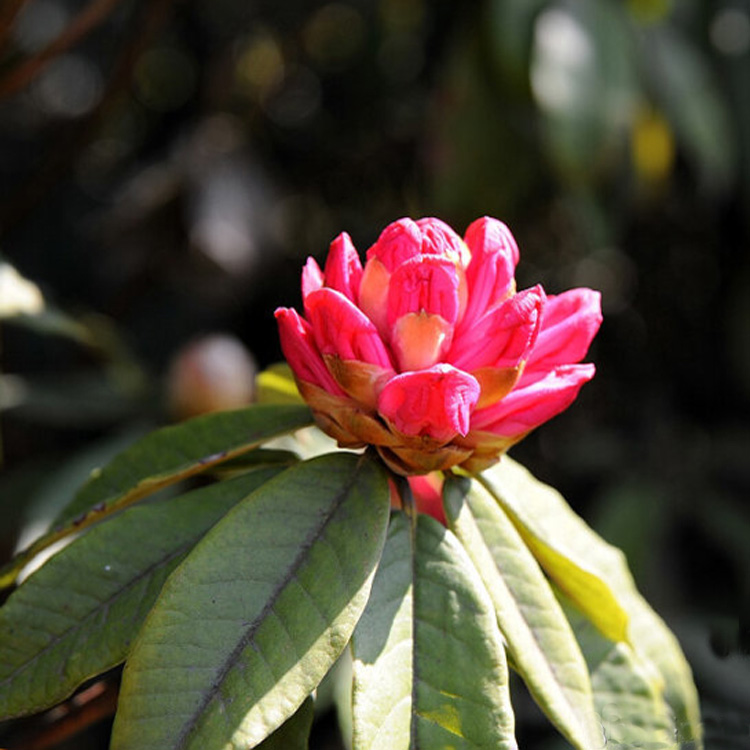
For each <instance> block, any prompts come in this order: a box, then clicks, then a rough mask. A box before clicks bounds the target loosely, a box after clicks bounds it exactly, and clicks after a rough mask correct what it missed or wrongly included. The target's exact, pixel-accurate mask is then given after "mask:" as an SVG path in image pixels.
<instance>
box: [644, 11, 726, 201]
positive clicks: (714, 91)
mask: <svg viewBox="0 0 750 750" xmlns="http://www.w3.org/2000/svg"><path fill="white" fill-rule="evenodd" d="M645 39H646V45H645V50H646V52H647V54H646V55H645V56H644V61H645V64H646V69H647V72H648V76H649V82H650V83H651V89H652V91H653V95H654V96H655V98H656V100H657V102H658V103H659V104H660V106H661V107H662V109H663V110H664V112H665V113H666V114H667V117H668V119H669V121H670V122H671V123H672V127H673V128H674V130H675V132H676V134H677V139H678V142H679V143H681V144H682V146H683V148H684V149H685V152H686V154H687V155H688V157H689V158H690V159H691V161H692V162H693V164H694V165H695V167H696V169H697V170H698V173H699V174H700V175H701V176H702V178H703V180H704V182H705V183H706V184H707V185H708V186H710V187H712V188H723V187H726V186H727V185H728V184H729V182H730V181H731V179H732V178H733V176H734V173H735V167H736V165H737V162H738V160H737V153H736V147H735V143H736V141H735V133H733V132H732V127H731V118H730V114H729V111H728V109H727V103H726V101H725V99H724V98H723V97H722V96H721V94H720V91H721V89H720V87H719V85H718V82H717V81H716V80H715V77H714V75H713V73H712V71H711V68H710V66H709V63H708V60H707V59H706V58H705V57H704V56H703V54H702V52H701V51H700V48H699V47H698V45H697V44H694V43H690V42H689V41H688V40H687V39H685V38H683V37H682V36H680V35H679V34H678V33H677V32H676V31H674V30H673V29H671V28H670V27H668V26H658V27H655V28H653V29H649V30H648V33H647V34H646V36H645Z"/></svg>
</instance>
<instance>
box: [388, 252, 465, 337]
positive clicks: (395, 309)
mask: <svg viewBox="0 0 750 750" xmlns="http://www.w3.org/2000/svg"><path fill="white" fill-rule="evenodd" d="M458 287H459V278H458V273H457V271H456V266H455V264H454V263H452V262H451V261H450V260H447V259H445V258H439V257H436V256H434V255H423V256H421V257H418V258H412V259H411V260H409V261H407V262H406V263H403V264H402V265H400V266H399V267H398V268H397V269H396V270H395V271H394V273H393V275H392V276H391V282H390V287H389V290H388V324H389V325H393V324H394V323H395V321H397V320H398V319H399V318H400V317H402V316H403V315H406V314H408V313H420V312H426V313H429V314H435V315H440V316H441V317H442V318H443V319H444V320H445V321H446V322H448V323H450V324H453V323H455V322H456V318H457V317H458V309H459V299H458Z"/></svg>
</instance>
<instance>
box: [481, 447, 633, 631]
mask: <svg viewBox="0 0 750 750" xmlns="http://www.w3.org/2000/svg"><path fill="white" fill-rule="evenodd" d="M480 479H481V481H482V482H483V483H484V484H485V486H486V487H487V489H488V490H489V491H490V493H491V494H492V495H493V496H494V497H495V498H496V499H497V500H498V502H499V503H500V505H501V507H502V508H503V509H504V510H505V512H506V513H507V514H508V516H509V517H510V519H511V520H512V521H513V523H514V525H515V526H516V528H517V529H518V531H519V533H520V534H521V536H522V537H523V540H524V542H525V543H526V545H527V546H528V547H529V549H530V550H531V551H532V553H533V554H534V556H535V557H536V559H537V560H538V561H539V563H540V564H541V566H542V567H543V568H544V570H545V572H546V573H547V575H549V576H550V578H552V579H553V580H554V581H555V583H557V585H558V586H559V587H560V588H561V589H562V590H563V591H564V592H565V593H566V594H567V595H568V596H569V597H570V598H571V599H572V600H573V601H574V602H575V603H576V604H577V605H578V606H579V607H580V608H581V610H582V611H584V612H585V613H586V615H587V616H588V617H589V618H591V621H592V622H593V623H594V624H595V625H596V626H597V627H598V628H599V629H600V630H601V631H602V632H603V633H604V634H605V635H607V636H608V637H609V638H611V639H612V640H613V641H624V640H627V639H628V615H627V612H626V611H625V608H624V605H623V603H622V602H621V601H620V592H619V591H618V587H619V583H620V576H615V577H613V576H612V571H614V570H622V571H623V575H627V576H628V577H629V574H628V573H627V568H626V566H625V560H624V557H623V555H622V553H621V552H620V550H618V549H616V548H615V547H612V546H610V545H608V544H606V543H605V542H604V541H603V540H602V539H600V538H599V537H596V538H597V540H598V544H597V545H596V547H595V548H593V549H592V548H590V546H589V544H588V542H589V539H590V538H591V537H593V536H595V535H594V532H592V531H591V529H590V528H589V527H588V526H586V524H585V523H584V521H583V520H582V519H581V518H580V517H579V516H577V515H576V514H575V513H574V512H573V511H572V510H571V509H570V507H569V506H568V505H567V503H566V502H565V500H564V499H563V498H562V496H561V495H560V494H559V493H558V492H557V491H556V490H554V489H553V488H552V487H549V486H548V485H546V484H542V483H541V482H538V481H537V480H536V479H534V477H532V476H531V474H530V473H529V472H528V471H527V470H526V469H525V468H524V467H523V466H521V465H520V464H517V463H516V462H515V461H513V460H512V459H510V458H508V457H507V456H504V457H503V459H502V461H500V463H499V464H497V465H496V466H494V467H492V468H491V469H489V470H488V471H485V472H484V474H483V475H482V476H481V477H480ZM632 585H633V584H632V581H631V582H630V584H629V586H630V587H631V588H632Z"/></svg>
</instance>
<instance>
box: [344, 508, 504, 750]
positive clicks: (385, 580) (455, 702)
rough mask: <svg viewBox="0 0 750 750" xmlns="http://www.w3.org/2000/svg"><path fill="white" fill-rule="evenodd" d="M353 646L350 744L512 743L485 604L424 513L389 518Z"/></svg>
mask: <svg viewBox="0 0 750 750" xmlns="http://www.w3.org/2000/svg"><path fill="white" fill-rule="evenodd" d="M353 651H354V711H353V722H354V747H356V748H357V750H399V749H403V750H406V748H412V749H414V750H417V749H418V748H423V749H424V750H427V749H428V748H456V749H459V748H461V749H463V748H487V750H490V748H491V749H492V750H501V749H502V748H515V747H516V744H515V739H514V736H513V725H514V722H513V710H512V707H511V705H510V700H509V694H508V674H507V665H506V659H505V654H504V650H503V646H502V640H501V638H500V634H499V631H498V629H497V623H496V621H495V616H494V612H493V610H492V604H491V602H490V601H489V598H488V596H487V592H486V591H485V590H484V587H483V585H482V583H481V580H480V579H479V577H478V575H477V573H476V571H475V570H474V568H473V566H472V564H471V561H470V560H469V559H468V557H467V556H466V553H465V552H464V550H463V549H462V547H461V545H460V544H459V542H458V540H456V538H455V537H454V536H453V534H452V533H451V532H450V531H448V530H447V529H445V528H444V527H443V526H441V525H440V524H439V523H437V521H435V520H434V519H432V518H430V517H429V516H423V515H420V516H419V517H418V520H417V522H416V525H415V527H414V528H412V526H411V524H410V522H409V520H408V519H407V517H406V516H405V515H404V514H402V513H395V514H394V516H393V519H392V521H391V526H390V529H389V533H388V539H387V541H386V547H385V550H384V553H383V558H382V561H381V565H380V567H379V569H378V573H377V575H376V577H375V582H374V584H373V591H372V595H371V597H370V601H369V603H368V606H367V609H366V610H365V613H364V614H363V616H362V619H361V620H360V622H359V625H358V626H357V629H356V631H355V634H354V638H353Z"/></svg>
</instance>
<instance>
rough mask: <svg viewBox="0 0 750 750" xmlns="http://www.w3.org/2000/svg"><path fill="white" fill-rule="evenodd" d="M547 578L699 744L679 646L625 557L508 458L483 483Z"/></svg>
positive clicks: (684, 736) (691, 688) (680, 730)
mask: <svg viewBox="0 0 750 750" xmlns="http://www.w3.org/2000/svg"><path fill="white" fill-rule="evenodd" d="M482 481H484V482H486V486H487V487H488V489H490V491H491V493H492V494H493V495H494V496H495V497H496V499H497V500H498V502H499V503H500V505H501V506H502V507H503V508H504V509H505V510H506V512H507V513H508V516H509V517H510V518H511V520H512V521H513V523H514V525H515V526H516V528H517V529H518V531H519V533H520V534H521V536H522V537H523V538H524V541H525V542H526V544H527V545H528V546H529V549H531V551H532V552H533V553H534V556H535V557H536V558H537V560H539V562H540V564H541V565H542V567H543V568H544V570H545V572H546V573H547V575H549V577H550V578H552V579H553V580H554V582H555V583H556V584H557V585H558V586H559V587H560V589H561V590H562V591H563V592H564V593H565V594H566V595H567V596H568V597H570V599H571V600H572V601H573V602H574V603H575V605H576V606H577V607H578V609H580V610H581V611H582V612H583V613H584V614H585V616H586V617H587V618H588V619H589V620H590V621H591V622H592V623H593V624H594V625H595V626H596V627H597V628H598V629H599V630H600V632H601V633H602V634H603V635H604V636H606V637H607V638H608V639H610V640H612V641H627V642H629V644H630V645H631V647H632V648H633V650H634V652H635V653H636V655H637V657H638V659H639V662H640V664H641V666H642V668H643V669H644V670H645V671H646V672H647V673H648V674H649V675H650V679H651V681H652V684H653V685H654V686H655V688H657V689H659V690H661V691H662V692H663V696H664V700H666V702H667V703H668V705H669V707H670V709H671V712H672V714H673V716H674V721H675V731H676V732H677V734H678V736H679V738H680V739H681V740H683V741H690V742H694V743H695V744H696V747H700V745H701V736H702V729H701V722H700V709H699V705H698V695H697V692H696V689H695V685H694V683H693V679H692V673H691V670H690V667H689V665H688V663H687V661H686V660H685V657H684V655H683V653H682V649H681V648H680V645H679V643H678V642H677V639H676V638H675V637H674V635H673V634H672V632H671V631H670V630H669V628H668V627H667V626H666V625H665V624H664V622H663V621H662V620H661V618H660V617H659V616H658V615H657V614H656V613H655V612H654V611H653V610H652V609H651V607H650V606H649V605H648V603H647V602H646V601H645V600H644V599H643V597H642V596H641V595H640V594H639V593H638V590H637V589H636V587H635V584H634V583H633V578H632V576H631V574H630V571H629V570H628V567H627V562H626V560H625V557H624V556H623V554H622V553H621V552H620V551H619V550H618V549H616V548H614V547H612V546H611V545H610V544H608V543H607V542H605V541H604V540H603V539H602V538H601V537H600V536H599V535H598V534H596V533H595V532H594V531H593V530H592V529H590V528H589V527H588V526H587V525H586V524H585V523H584V522H583V520H581V519H580V518H579V517H578V516H577V515H576V514H575V513H573V511H572V510H571V509H570V507H569V506H568V504H567V503H566V502H565V500H564V498H563V497H562V496H561V495H560V493H559V492H557V491H556V490H554V489H553V488H552V487H549V486H548V485H545V484H543V483H542V482H539V481H538V480H536V479H535V478H534V477H533V476H531V474H530V473H529V472H528V471H527V470H526V469H524V468H523V467H522V466H520V465H519V464H517V463H516V462H514V461H513V460H512V459H510V458H508V457H507V456H506V457H504V458H503V460H502V461H501V462H500V463H499V464H498V465H497V466H496V467H493V468H492V469H490V470H488V471H487V472H485V473H484V475H483V476H482Z"/></svg>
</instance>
